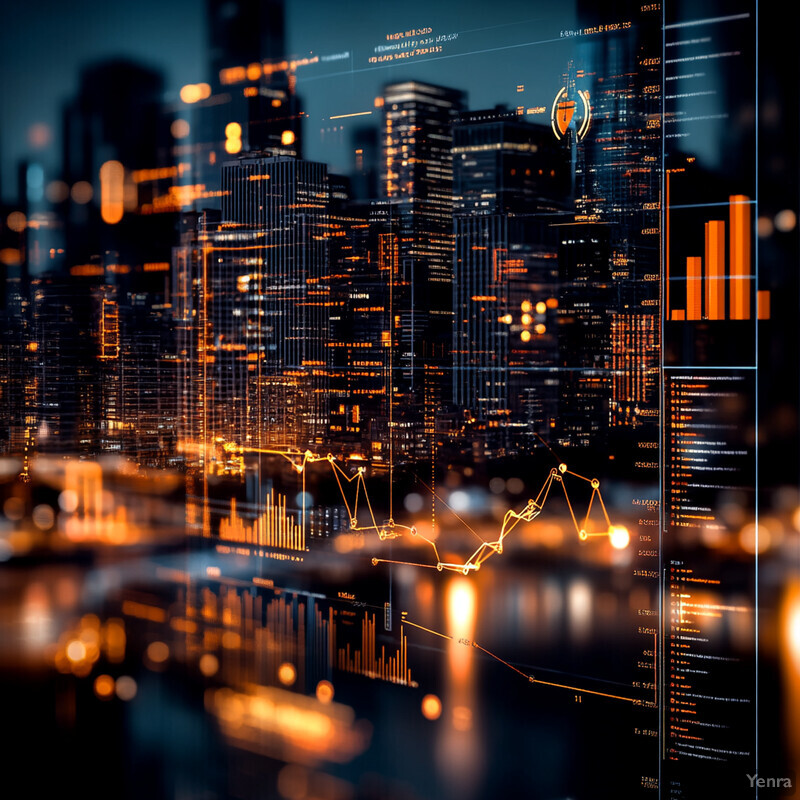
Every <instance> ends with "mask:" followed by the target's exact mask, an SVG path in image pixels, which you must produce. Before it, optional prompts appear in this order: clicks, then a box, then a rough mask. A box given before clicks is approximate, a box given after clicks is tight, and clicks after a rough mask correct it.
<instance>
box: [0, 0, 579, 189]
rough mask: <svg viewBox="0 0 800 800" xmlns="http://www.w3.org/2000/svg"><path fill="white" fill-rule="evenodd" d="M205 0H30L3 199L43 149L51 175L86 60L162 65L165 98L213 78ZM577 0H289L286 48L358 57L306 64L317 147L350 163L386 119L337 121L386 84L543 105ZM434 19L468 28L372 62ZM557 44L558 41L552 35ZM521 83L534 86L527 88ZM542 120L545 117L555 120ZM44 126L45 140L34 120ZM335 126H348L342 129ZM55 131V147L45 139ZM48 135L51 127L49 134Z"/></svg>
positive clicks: (3, 34) (11, 68) (306, 94)
mask: <svg viewBox="0 0 800 800" xmlns="http://www.w3.org/2000/svg"><path fill="white" fill-rule="evenodd" d="M204 6H205V4H204V3H203V2H202V1H201V0H194V1H193V2H192V1H190V0H169V2H152V1H150V0H139V1H138V2H135V3H134V2H122V1H121V0H120V1H119V2H114V3H108V2H107V1H106V2H104V1H103V0H79V1H78V2H75V1H73V2H68V3H67V2H63V0H62V1H61V2H59V1H58V0H44V2H35V3H27V4H26V3H20V4H18V5H17V6H16V7H15V9H14V12H13V14H12V13H6V15H5V19H4V25H3V26H2V27H0V152H1V153H2V160H1V161H0V169H1V170H2V172H0V179H1V180H2V191H3V196H4V198H5V199H6V200H12V199H13V197H14V193H15V182H16V164H17V163H18V161H19V160H20V159H22V158H25V157H35V158H36V159H37V160H38V161H40V162H41V163H43V164H44V166H45V169H46V170H47V172H48V179H49V178H51V177H56V175H55V173H54V170H57V168H58V166H59V161H60V150H59V135H60V112H61V107H62V105H63V103H64V102H65V101H66V100H67V99H68V98H70V97H71V96H72V95H73V94H74V92H75V90H76V88H77V84H78V74H79V70H80V68H81V66H83V65H85V64H87V63H90V62H94V61H98V60H101V59H104V58H110V57H127V58H131V59H134V60H137V61H140V62H141V63H143V64H145V65H147V66H150V67H154V68H156V69H158V70H160V71H161V72H162V73H163V75H164V79H165V96H164V100H165V102H172V101H175V100H176V99H177V96H178V91H179V89H180V87H181V86H182V85H183V84H186V83H193V82H197V81H201V80H204V79H206V78H207V38H206V24H205V17H204ZM573 21H574V12H573V3H572V2H566V3H554V2H551V1H550V0H540V1H539V2H531V0H498V1H497V2H492V3H487V2H474V1H473V2H469V1H468V0H467V1H465V0H460V1H456V0H444V2H443V1H442V0H439V1H438V2H436V3H431V2H429V0H428V1H423V0H413V1H412V2H403V3H398V2H396V1H395V0H392V2H388V1H387V0H373V2H365V1H364V0H358V1H357V2H356V1H355V0H344V1H343V2H339V3H336V4H333V3H331V2H330V1H329V0H288V2H287V37H286V39H287V42H286V44H287V51H288V53H289V54H290V55H292V56H296V57H300V58H302V57H304V56H306V55H309V54H317V55H320V56H325V55H332V54H336V53H342V52H348V53H349V54H350V56H349V57H348V58H347V59H342V60H337V61H330V62H326V63H325V64H324V65H323V64H319V65H314V66H310V67H307V68H300V69H299V70H298V73H297V78H298V92H299V93H300V95H301V96H302V98H303V102H304V107H305V108H306V110H307V111H308V113H309V116H310V119H309V120H308V122H307V127H306V142H307V156H308V157H310V158H314V159H319V160H325V161H328V162H329V163H331V166H332V168H334V169H340V170H341V169H345V168H346V166H347V165H346V164H345V163H344V161H345V154H346V150H347V145H348V143H349V136H350V130H351V128H352V127H354V126H357V125H363V124H376V123H377V117H376V115H373V116H371V117H370V116H365V117H364V118H363V119H358V118H356V119H355V120H347V121H345V122H340V123H338V124H336V123H332V122H331V121H329V120H328V119H327V118H328V117H330V116H332V115H336V114H345V113H351V112H355V111H366V110H370V109H372V108H373V105H372V101H373V99H374V97H375V96H376V95H377V94H378V93H379V91H380V87H381V86H383V85H384V84H386V83H389V82H392V81H396V80H405V79H409V78H411V79H420V80H427V81H431V82H435V83H440V84H444V85H449V86H454V87H456V88H459V89H463V90H465V91H466V92H467V93H468V95H469V102H470V106H471V107H473V108H481V107H486V106H492V105H494V104H495V103H498V102H506V103H508V104H510V105H512V106H514V105H518V104H519V105H526V106H532V105H541V104H547V103H549V102H550V100H551V96H552V94H553V93H554V92H555V90H556V89H557V84H558V80H559V78H560V75H561V73H562V72H563V70H564V67H565V61H566V59H567V58H568V57H569V55H570V53H571V47H572V42H571V41H569V40H560V39H559V36H560V30H561V29H563V28H568V27H570V26H571V25H572V24H573ZM427 27H429V28H431V29H432V35H433V36H438V35H448V34H454V33H457V34H458V37H457V38H456V39H455V40H453V41H450V42H447V43H445V44H443V52H442V53H441V54H439V55H438V56H435V57H433V58H432V59H431V60H413V61H402V62H400V63H399V64H397V65H394V64H392V65H389V66H387V65H370V64H369V61H368V59H369V58H370V56H373V55H375V47H377V46H379V45H382V44H383V45H385V44H387V40H386V34H387V33H391V32H393V31H402V30H407V29H410V28H427ZM554 39H555V40H556V41H553V40H554ZM518 84H524V85H525V91H524V92H523V93H518V92H517V90H516V87H517V85H518ZM536 121H541V122H545V121H546V120H545V117H544V116H543V117H542V118H541V119H537V120H536ZM35 125H44V126H47V128H46V130H45V129H42V128H41V127H39V128H37V129H36V131H37V132H38V134H39V144H38V146H37V145H36V144H35V137H34V141H32V137H31V128H32V126H35ZM333 127H337V128H342V127H343V128H344V130H337V131H331V130H330V129H331V128H333ZM48 132H49V135H50V140H49V144H44V143H42V142H43V141H44V140H46V139H47V138H48V137H47V133H48ZM42 134H44V135H42Z"/></svg>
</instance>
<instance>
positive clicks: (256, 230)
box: [202, 156, 330, 447]
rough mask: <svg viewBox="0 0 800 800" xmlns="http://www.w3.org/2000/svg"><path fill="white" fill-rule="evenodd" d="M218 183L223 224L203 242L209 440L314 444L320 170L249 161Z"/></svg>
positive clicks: (324, 216) (321, 321) (226, 170)
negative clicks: (221, 193) (221, 201)
mask: <svg viewBox="0 0 800 800" xmlns="http://www.w3.org/2000/svg"><path fill="white" fill-rule="evenodd" d="M222 185H223V191H224V192H225V194H224V196H223V207H222V222H221V223H220V224H219V226H217V227H216V229H215V230H211V231H206V232H205V241H204V242H202V249H203V258H204V259H205V267H204V270H205V275H206V281H207V292H208V298H207V301H206V302H207V312H206V325H207V326H208V327H209V330H208V332H207V333H206V339H207V340H208V343H209V345H208V346H209V348H210V349H211V350H212V352H211V353H207V354H206V356H205V358H206V360H207V361H209V360H210V361H211V363H212V364H213V367H212V368H211V374H212V376H213V377H212V378H211V383H212V386H207V387H206V394H207V395H209V398H213V400H212V408H211V409H210V411H209V419H210V420H211V425H212V427H213V433H214V438H216V437H221V438H222V439H224V440H225V441H229V442H236V443H238V444H240V445H243V446H252V447H263V446H264V445H265V444H272V445H290V446H295V447H298V446H299V447H307V446H313V445H314V444H315V443H321V437H322V433H323V429H324V427H325V424H326V416H327V415H326V413H325V405H326V400H325V391H326V380H327V348H326V340H327V332H328V315H329V303H330V290H329V286H328V242H327V233H328V231H327V225H328V175H327V170H326V167H325V165H324V164H318V163H313V162H309V161H302V160H299V159H295V158H290V157H285V156H247V157H243V158H241V159H239V160H238V161H235V162H229V163H226V164H225V165H224V167H223V170H222Z"/></svg>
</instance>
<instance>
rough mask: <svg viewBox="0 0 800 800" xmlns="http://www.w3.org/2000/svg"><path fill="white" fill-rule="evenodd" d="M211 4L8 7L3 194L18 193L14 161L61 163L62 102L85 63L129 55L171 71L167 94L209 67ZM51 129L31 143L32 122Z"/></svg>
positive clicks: (1, 75) (96, 0)
mask: <svg viewBox="0 0 800 800" xmlns="http://www.w3.org/2000/svg"><path fill="white" fill-rule="evenodd" d="M203 7H204V4H203V3H202V2H197V0H195V2H192V1H191V0H168V1H167V2H160V3H159V2H148V1H147V0H139V1H138V2H122V0H118V1H116V2H107V0H105V1H104V0H69V2H64V1H63V0H35V1H34V2H18V3H15V4H14V7H13V9H12V8H10V7H9V8H6V10H5V11H4V14H3V24H2V25H0V151H1V152H2V164H1V168H2V173H0V178H1V179H2V184H3V196H4V198H6V199H8V200H10V199H12V198H13V195H14V186H15V164H16V162H17V161H18V160H19V159H20V158H23V157H25V156H26V155H32V156H33V155H36V156H38V157H39V159H40V160H41V161H43V163H44V164H45V165H46V166H49V167H51V168H53V167H57V166H58V163H59V160H60V155H59V148H58V136H59V128H60V110H61V106H62V105H63V103H64V101H65V100H67V99H68V98H69V97H71V96H72V94H74V92H75V90H76V88H77V85H78V73H79V70H80V68H81V66H83V65H84V64H86V63H89V62H92V61H98V60H101V59H104V58H110V57H120V56H123V57H128V58H132V59H135V60H137V61H141V62H142V63H144V64H147V65H149V66H152V67H155V68H157V69H159V70H160V71H162V72H163V73H164V77H165V85H166V86H167V87H168V95H169V94H171V95H173V96H175V97H177V91H178V89H179V88H180V86H182V85H183V84H184V83H189V82H191V81H196V80H198V79H199V78H198V77H196V76H197V75H198V73H202V72H203V71H204V69H205V50H206V47H205V45H206V27H205V20H204V16H203V13H202V9H203ZM37 123H44V124H45V125H47V126H48V127H49V129H50V130H51V131H52V134H53V138H52V139H51V144H50V145H49V146H45V147H43V148H34V147H32V146H31V144H30V142H29V140H28V137H29V131H30V128H31V126H32V125H35V124H37Z"/></svg>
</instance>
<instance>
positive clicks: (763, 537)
mask: <svg viewBox="0 0 800 800" xmlns="http://www.w3.org/2000/svg"><path fill="white" fill-rule="evenodd" d="M771 540H772V536H771V534H770V530H769V528H767V526H766V525H764V524H763V523H762V524H760V525H756V524H755V523H754V522H751V523H750V524H749V525H745V526H744V527H743V528H742V529H741V531H739V546H740V547H741V548H742V550H744V551H745V553H751V554H753V555H755V554H756V553H763V552H765V551H767V550H769V546H770V544H771Z"/></svg>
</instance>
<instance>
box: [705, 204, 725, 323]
mask: <svg viewBox="0 0 800 800" xmlns="http://www.w3.org/2000/svg"><path fill="white" fill-rule="evenodd" d="M705 287H706V319H715V320H716V319H725V223H724V222H723V221H721V220H711V221H710V222H706V280H705Z"/></svg>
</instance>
